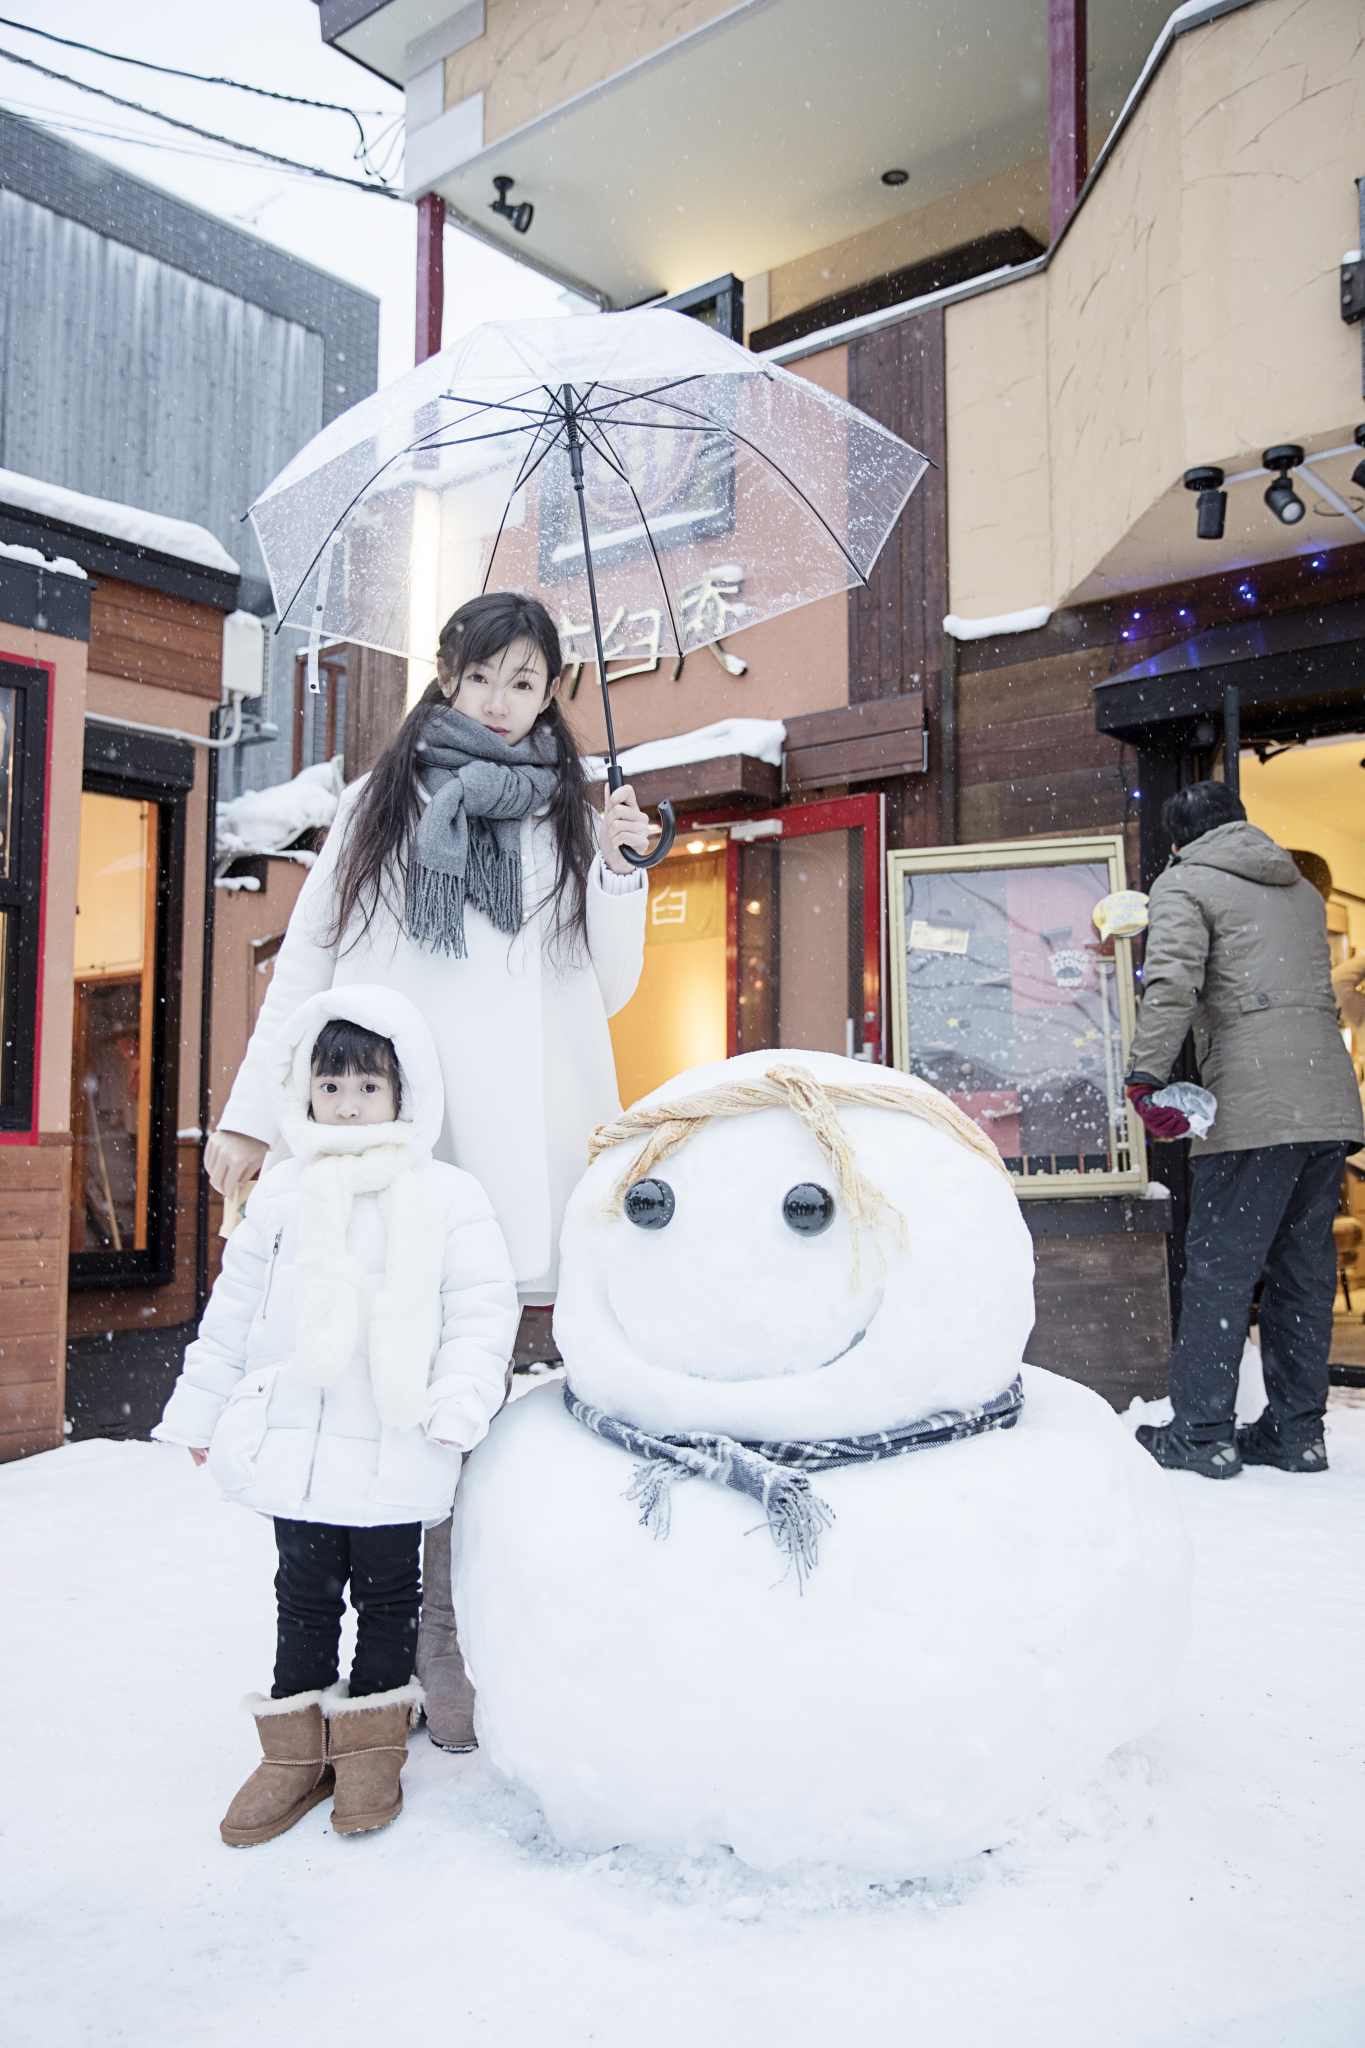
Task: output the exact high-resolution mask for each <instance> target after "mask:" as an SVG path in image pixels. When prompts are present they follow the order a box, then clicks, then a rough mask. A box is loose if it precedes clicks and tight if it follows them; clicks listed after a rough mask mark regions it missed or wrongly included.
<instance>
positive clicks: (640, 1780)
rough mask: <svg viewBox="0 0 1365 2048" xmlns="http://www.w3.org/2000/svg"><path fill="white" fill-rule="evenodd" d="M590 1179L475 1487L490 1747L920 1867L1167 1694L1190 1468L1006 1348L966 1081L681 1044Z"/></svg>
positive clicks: (467, 1482) (1022, 1262)
mask: <svg viewBox="0 0 1365 2048" xmlns="http://www.w3.org/2000/svg"><path fill="white" fill-rule="evenodd" d="M595 1147H596V1153H595V1158H594V1161H593V1163H592V1165H591V1166H590V1167H589V1169H588V1171H587V1173H586V1174H585V1175H584V1177H583V1179H582V1181H581V1182H580V1183H579V1185H578V1188H577V1189H576V1191H575V1193H574V1195H573V1197H572V1199H571V1201H570V1204H569V1208H568V1213H567V1217H566V1220H565V1225H564V1234H563V1239H562V1250H561V1268H560V1270H561V1276H562V1277H561V1286H560V1294H559V1301H558V1305H557V1308H556V1312H555V1325H554V1327H555V1336H556V1340H557V1342H558V1344H559V1347H560V1350H561V1351H562V1352H563V1355H564V1361H565V1365H566V1368H567V1382H566V1384H565V1385H563V1386H560V1385H558V1384H551V1385H547V1386H546V1387H543V1388H540V1389H537V1390H536V1391H535V1392H533V1393H531V1394H529V1395H528V1396H526V1397H525V1398H524V1399H522V1400H520V1401H517V1402H515V1403H514V1404H513V1405H512V1406H511V1407H510V1408H508V1409H506V1410H504V1412H503V1413H502V1415H501V1416H500V1417H499V1418H498V1420H497V1421H496V1422H495V1423H494V1425H493V1427H492V1429H491V1430H490V1432H489V1435H488V1437H487V1439H486V1441H485V1442H484V1443H483V1444H482V1445H481V1446H480V1447H479V1449H478V1450H477V1451H475V1453H474V1454H473V1456H472V1458H471V1459H470V1460H469V1463H468V1466H467V1468H466V1471H465V1475H464V1479H463V1483H462V1484H461V1487H460V1491H459V1495H458V1498H457V1502H456V1509H455V1513H456V1525H457V1536H456V1542H455V1545H454V1554H455V1556H456V1558H457V1559H458V1569H457V1574H456V1582H455V1588H454V1600H455V1608H456V1613H457V1617H458V1622H459V1632H460V1641H461V1644H462V1646H463V1648H464V1653H465V1658H466V1662H467V1663H468V1665H469V1668H470V1675H471V1677H472V1678H473V1680H474V1683H475V1685H476V1686H477V1688H478V1724H477V1725H478V1733H479V1741H480V1744H481V1745H482V1747H483V1749H484V1751H485V1754H486V1755H487V1756H488V1757H489V1758H490V1759H491V1761H492V1762H493V1764H494V1765H495V1766H496V1767H497V1768H498V1769H499V1770H500V1771H501V1772H502V1773H504V1774H505V1775H506V1776H507V1777H508V1778H510V1779H512V1780H514V1781H516V1782H518V1783H519V1784H521V1785H522V1786H524V1787H526V1788H528V1789H529V1790H530V1791H531V1792H532V1793H533V1794H534V1795H535V1797H536V1798H537V1799H538V1800H539V1801H540V1803H541V1805H542V1806H543V1808H544V1811H545V1814H546V1816H547V1819H548V1821H549V1823H550V1826H551V1828H552V1829H553V1831H554V1833H555V1835H556V1836H557V1838H558V1839H559V1840H560V1841H561V1842H562V1843H564V1844H565V1845H566V1846H569V1847H572V1848H576V1849H581V1850H589V1851H599V1850H603V1849H608V1848H611V1847H613V1846H615V1845H617V1844H621V1843H631V1844H635V1845H637V1846H639V1847H642V1848H646V1849H650V1850H654V1851H658V1852H666V1853H674V1852H677V1853H688V1854H697V1853H699V1852H701V1851H702V1850H703V1849H705V1848H706V1847H708V1846H711V1845H717V1844H724V1845H727V1846H728V1847H729V1848H731V1849H732V1850H733V1851H734V1852H735V1853H736V1854H737V1855H738V1856H739V1857H741V1858H742V1859H743V1860H744V1861H745V1862H747V1863H748V1864H750V1865H752V1866H755V1867H757V1868H759V1869H762V1870H774V1869H780V1868H781V1867H783V1866H784V1865H788V1864H790V1863H792V1862H793V1861H795V1860H798V1859H816V1860H821V1861H827V1862H833V1863H838V1864H841V1865H844V1866H846V1867H848V1868H851V1869H856V1870H859V1871H862V1872H865V1873H867V1874H868V1875H869V1876H871V1877H879V1878H893V1879H894V1878H905V1877H909V1876H915V1875H921V1874H924V1873H926V1872H931V1871H933V1870H935V1869H937V1868H941V1867H943V1866H944V1865H946V1864H948V1863H951V1862H952V1861H954V1860H955V1859H958V1858H961V1857H965V1856H969V1855H972V1854H974V1853H976V1852H978V1851H981V1850H983V1849H988V1848H991V1847H993V1846H995V1845H997V1844H999V1843H1000V1842H1002V1841H1003V1840H1004V1839H1005V1838H1006V1837H1007V1836H1008V1835H1009V1834H1010V1832H1011V1831H1012V1830H1013V1829H1014V1828H1016V1827H1017V1826H1018V1825H1019V1824H1020V1823H1021V1822H1023V1821H1025V1820H1026V1819H1028V1817H1029V1816H1030V1815H1032V1814H1034V1813H1036V1812H1038V1811H1039V1810H1041V1809H1042V1808H1044V1807H1045V1806H1047V1805H1049V1804H1050V1803H1051V1802H1052V1801H1053V1800H1055V1799H1056V1798H1058V1797H1059V1796H1060V1795H1061V1794H1063V1793H1064V1792H1066V1791H1067V1790H1068V1789H1069V1788H1071V1787H1073V1786H1075V1785H1076V1784H1078V1783H1079V1782H1082V1781H1083V1780H1085V1779H1086V1778H1087V1777H1088V1776H1090V1775H1092V1774H1093V1773H1094V1772H1095V1771H1096V1770H1097V1768H1098V1767H1099V1766H1100V1765H1101V1764H1102V1762H1103V1761H1104V1759H1105V1758H1106V1757H1107V1756H1108V1755H1109V1753H1110V1752H1111V1751H1112V1750H1114V1749H1115V1748H1116V1747H1118V1746H1119V1745H1120V1744H1122V1743H1125V1742H1128V1741H1131V1740H1132V1739H1133V1738H1134V1737H1136V1736H1139V1735H1141V1734H1143V1733H1144V1732H1145V1731H1146V1730H1147V1729H1148V1728H1149V1727H1150V1726H1151V1725H1152V1723H1153V1721H1154V1720H1155V1719H1156V1717H1157V1716H1158V1715H1159V1713H1160V1712H1161V1710H1162V1707H1163V1704H1164V1703H1165V1700H1166V1698H1167V1695H1168V1693H1169V1690H1170V1687H1171V1683H1172V1679H1173V1677H1174V1673H1175V1669H1176V1665H1177V1663H1178V1660H1179V1657H1180V1653H1181V1649H1182V1646H1183V1643H1184V1638H1185V1634H1186V1628H1187V1620H1188V1599H1189V1576H1190V1564H1189V1552H1188V1546H1187V1543H1186V1540H1185V1535H1184V1531H1183V1528H1182V1525H1181V1522H1180V1517H1179V1512H1178V1509H1177V1507H1176V1505H1175V1501H1174V1497H1173V1494H1172V1490H1171V1487H1170V1482H1169V1480H1168V1479H1167V1477H1166V1476H1165V1474H1164V1473H1162V1472H1161V1471H1160V1469H1159V1468H1158V1467H1157V1466H1155V1465H1154V1464H1153V1463H1152V1461H1151V1459H1150V1458H1148V1457H1146V1456H1145V1455H1144V1453H1143V1452H1142V1451H1141V1450H1139V1449H1138V1448H1137V1446H1136V1445H1135V1444H1134V1442H1133V1441H1132V1439H1131V1438H1130V1437H1129V1436H1128V1435H1127V1434H1126V1432H1125V1431H1124V1429H1123V1428H1122V1426H1121V1425H1120V1423H1119V1422H1118V1420H1117V1418H1116V1417H1115V1416H1114V1415H1113V1413H1112V1412H1111V1411H1110V1409H1109V1408H1108V1407H1107V1405H1106V1404H1105V1403H1104V1402H1103V1401H1102V1400H1101V1399H1100V1397H1099V1396H1098V1395H1096V1394H1093V1393H1091V1392H1090V1391H1089V1390H1088V1389H1087V1388H1085V1387H1082V1386H1079V1385H1076V1384H1075V1383H1074V1382H1072V1381H1070V1380H1066V1379H1061V1378H1059V1377H1057V1376H1056V1375H1055V1374H1052V1373H1049V1372H1044V1371H1042V1370H1040V1369H1039V1368H1037V1367H1032V1366H1027V1365H1023V1364H1022V1362H1021V1361H1022V1354H1023V1349H1024V1345H1025V1343H1026V1342H1027V1339H1028V1335H1029V1331H1030V1329H1031V1327H1032V1321H1033V1296H1032V1275H1033V1258H1032V1249H1031V1240H1030V1237H1029V1233H1028V1229H1027V1227H1026V1225H1025V1223H1024V1220H1023V1217H1022V1216H1021V1214H1020V1209H1019V1204H1018V1201H1017V1199H1016V1197H1015V1195H1014V1191H1013V1188H1012V1186H1011V1184H1010V1181H1009V1177H1008V1175H1007V1174H1006V1172H1005V1170H1004V1168H1003V1166H1002V1164H1001V1162H1000V1158H999V1155H998V1154H997V1152H996V1151H995V1148H994V1147H993V1146H992V1145H991V1143H990V1141H989V1139H987V1138H986V1137H985V1136H984V1135H983V1134H982V1133H981V1132H980V1131H979V1130H978V1129H977V1127H976V1126H975V1125H974V1124H972V1123H971V1122H970V1121H969V1120H968V1119H967V1118H966V1117H965V1116H963V1115H962V1113H961V1112H960V1111H959V1110H958V1109H957V1108H956V1107H955V1105H954V1104H952V1103H951V1102H950V1101H949V1100H948V1098H947V1097H946V1096H944V1095H941V1094H939V1093H938V1091H937V1090H935V1089H933V1088H930V1087H928V1086H927V1085H926V1084H924V1083H923V1082H920V1081H918V1080H915V1079H912V1078H910V1077H909V1076H906V1075H901V1074H896V1073H892V1072H889V1071H887V1070H884V1069H876V1070H874V1069H870V1068H869V1067H867V1066H866V1065H863V1064H861V1063H860V1062H856V1061H852V1060H845V1059H840V1058H837V1057H835V1056H834V1055H832V1054H827V1053H816V1052H802V1053H786V1054H782V1053H772V1052H760V1053H748V1054H744V1055H742V1056H741V1057H740V1058H738V1059H733V1060H728V1061H725V1062H723V1063H720V1064H718V1065H714V1066H707V1067H700V1068H696V1069H694V1070H693V1071H691V1072H690V1073H685V1074H680V1075H678V1076H677V1077H676V1078H675V1079H673V1080H672V1081H670V1082H669V1083H668V1084H667V1085H666V1086H665V1087H663V1088H660V1089H658V1090H656V1091H655V1093H654V1094H652V1095H649V1096H646V1097H645V1098H644V1099H643V1101H641V1102H639V1103H637V1104H636V1105H635V1106H634V1107H633V1108H632V1109H630V1110H628V1111H625V1112H623V1113H622V1115H621V1116H620V1117H619V1118H618V1119H617V1121H616V1122H615V1123H613V1124H610V1125H607V1126H606V1127H605V1128H604V1129H603V1130H602V1131H600V1132H599V1133H598V1134H597V1138H596V1140H595Z"/></svg>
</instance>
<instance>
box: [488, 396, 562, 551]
mask: <svg viewBox="0 0 1365 2048" xmlns="http://www.w3.org/2000/svg"><path fill="white" fill-rule="evenodd" d="M559 435H560V429H559V428H558V427H556V428H555V431H554V433H553V434H552V435H551V436H550V439H549V440H548V441H547V442H546V443H545V446H544V447H543V448H542V449H541V451H540V453H539V455H537V457H536V459H535V461H534V462H532V463H531V467H530V468H529V469H527V467H526V464H527V462H528V461H530V456H531V451H530V449H529V448H528V449H527V451H526V454H525V456H524V457H523V459H522V465H521V468H522V474H521V475H520V476H519V477H518V478H517V480H516V482H515V483H514V484H513V486H512V488H511V490H510V491H509V492H508V493H507V503H506V504H505V505H504V506H503V508H502V518H501V519H500V520H499V521H498V530H497V533H496V534H495V535H494V537H493V545H492V547H491V548H490V549H489V550H488V567H487V568H486V569H485V570H484V572H483V584H482V589H483V590H487V588H488V579H489V577H490V576H491V575H492V574H493V564H494V562H495V561H496V560H497V554H498V549H499V547H500V546H501V545H502V536H503V533H504V531H505V530H506V526H507V515H508V513H509V512H510V511H511V510H512V500H513V498H515V497H516V495H517V492H518V491H520V490H523V489H524V488H525V486H526V485H527V484H529V483H530V481H531V478H532V477H533V476H534V475H535V473H536V471H537V470H538V469H539V468H540V465H541V463H542V462H543V461H544V460H545V458H546V456H547V455H548V454H549V453H550V451H551V449H552V448H554V447H556V446H557V445H558V442H559Z"/></svg>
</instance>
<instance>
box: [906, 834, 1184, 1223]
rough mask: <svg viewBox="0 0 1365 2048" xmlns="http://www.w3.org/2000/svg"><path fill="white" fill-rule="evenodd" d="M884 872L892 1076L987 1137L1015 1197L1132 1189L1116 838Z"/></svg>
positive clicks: (987, 850)
mask: <svg viewBox="0 0 1365 2048" xmlns="http://www.w3.org/2000/svg"><path fill="white" fill-rule="evenodd" d="M887 863H888V869H889V906H890V910H891V984H892V1051H893V1061H894V1064H895V1065H896V1066H897V1067H899V1068H900V1069H901V1070H902V1072H904V1073H908V1074H917V1075H919V1076H920V1078H921V1079H922V1080H925V1081H929V1082H931V1083H932V1085H933V1086H934V1087H935V1088H941V1089H942V1090H943V1091H944V1093H945V1094H947V1095H949V1096H951V1097H952V1099H953V1101H954V1102H955V1103H957V1105H958V1107H959V1108H960V1109H962V1110H964V1111H965V1112H966V1114H967V1115H968V1116H969V1117H971V1118H972V1120H973V1122H974V1123H976V1124H977V1125H979V1126H980V1128H981V1129H982V1130H983V1131H985V1133H986V1134H987V1136H988V1137H989V1138H990V1139H991V1140H992V1141H993V1143H994V1144H995V1145H996V1146H997V1147H998V1149H999V1151H1000V1153H1001V1155H1002V1157H1003V1158H1004V1161H1005V1164H1006V1166H1007V1167H1008V1169H1009V1171H1010V1173H1011V1174H1012V1175H1013V1176H1014V1180H1015V1185H1016V1188H1017V1191H1018V1193H1019V1195H1020V1196H1021V1197H1028V1196H1040V1195H1046V1196H1054V1197H1055V1196H1058V1195H1103V1194H1138V1193H1140V1192H1141V1191H1142V1189H1143V1188H1144V1187H1145V1186H1146V1184H1147V1168H1146V1153H1145V1150H1144V1147H1143V1143H1142V1134H1141V1130H1140V1127H1139V1126H1138V1124H1137V1121H1136V1119H1135V1117H1134V1116H1133V1113H1132V1111H1131V1109H1130V1107H1129V1104H1128V1100H1127V1096H1126V1093H1125V1090H1124V1080H1123V1077H1124V1070H1125V1067H1126V1064H1127V1058H1128V1047H1129V1044H1130V1041H1131V1039H1132V1035H1133V1025H1134V1021H1135V1014H1136V1009H1135V1000H1134V992H1133V964H1132V957H1131V937H1130V934H1131V932H1132V931H1133V930H1135V929H1137V921H1136V918H1135V917H1134V916H1132V915H1130V916H1128V917H1124V916H1121V915H1120V916H1117V917H1116V916H1115V904H1116V899H1118V898H1120V897H1122V902H1123V903H1124V904H1125V905H1127V906H1128V907H1129V908H1130V909H1131V908H1132V906H1133V905H1134V903H1135V900H1136V899H1134V898H1133V897H1131V896H1129V895H1127V894H1126V893H1123V892H1126V888H1127V883H1126V877H1125V874H1124V858H1123V841H1122V838H1121V837H1120V836H1119V835H1118V834H1117V833H1106V834H1103V835H1100V836H1096V837H1094V838H1090V839H1029V840H1018V841H998V842H995V843H993V844H986V845H980V846H936V847H927V848H924V849H922V850H918V851H899V852H895V853H891V854H889V855H888V856H887ZM1097 912H1098V915H1097ZM1125 927H1126V929H1125Z"/></svg>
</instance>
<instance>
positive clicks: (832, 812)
mask: <svg viewBox="0 0 1365 2048" xmlns="http://www.w3.org/2000/svg"><path fill="white" fill-rule="evenodd" d="M770 819H777V820H778V821H779V822H780V824H781V826H782V831H781V833H780V834H777V833H774V834H773V837H774V838H777V837H781V838H783V839H802V838H806V837H808V836H809V835H810V834H811V833H814V832H841V831H842V832H846V831H851V830H853V829H854V828H855V827H857V826H861V827H862V833H863V1058H864V1059H866V1060H869V1061H870V1062H871V1063H872V1064H873V1065H874V1066H881V1065H883V1064H884V1063H885V1059H884V1053H883V1047H884V1046H885V1043H886V1011H885V1004H884V1000H883V995H884V990H885V987H886V980H885V974H884V969H883V963H884V960H885V957H886V799H885V797H882V796H878V795H876V794H871V795H867V796H839V797H831V798H830V799H829V800H828V801H827V802H823V803H809V804H789V805H787V806H786V807H785V808H784V809H781V810H773V811H754V810H747V809H743V808H741V807H739V806H735V807H734V808H733V809H730V810H723V811H693V812H689V813H688V814H687V815H686V816H685V817H683V818H680V819H679V820H678V833H679V836H680V837H681V835H682V834H683V833H684V832H689V831H692V830H694V829H695V830H697V831H700V832H708V831H716V830H719V828H720V827H721V826H726V827H728V826H730V825H741V824H742V825H756V824H762V823H767V822H768V821H769V820H770ZM869 1012H870V1013H871V1014H870V1015H869V1014H868V1013H869ZM725 1015H726V1052H727V1055H728V1057H729V1058H731V1059H733V1058H734V1056H735V1053H736V1052H737V1051H738V1049H739V841H738V840H735V839H731V840H730V841H729V844H728V846H727V848H726V853H725Z"/></svg>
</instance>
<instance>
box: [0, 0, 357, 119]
mask: <svg viewBox="0 0 1365 2048" xmlns="http://www.w3.org/2000/svg"><path fill="white" fill-rule="evenodd" d="M0 28H17V29H19V30H21V31H22V32H23V34H24V35H26V36H38V37H40V38H41V40H42V41H43V42H45V43H60V44H61V46H62V48H63V49H64V50H84V51H85V53H86V55H87V56H90V57H104V58H107V60H108V61H109V63H111V64H135V65H136V66H137V68H138V70H139V71H156V72H159V73H160V75H161V77H162V78H188V79H191V80H193V82H194V83H195V84H196V85H225V86H229V87H230V88H231V89H232V91H233V92H250V93H255V95H256V97H257V98H258V99H263V100H282V101H283V102H284V104H285V105H286V106H288V107H314V108H316V109H317V111H318V112H319V113H323V114H349V115H350V117H351V119H352V120H353V121H354V122H355V125H356V127H357V128H359V129H360V140H361V143H362V145H363V144H364V141H365V131H364V129H363V128H361V127H360V116H361V114H362V112H363V113H367V114H374V115H375V116H379V115H381V114H383V113H384V111H385V109H384V108H383V107H364V108H360V107H345V106H342V105H341V104H340V103H339V102H338V101H336V100H309V99H303V98H301V97H300V96H299V94H297V93H292V92H273V91H272V90H271V89H270V87H269V86H265V85H248V84H247V83H246V81H245V79H242V78H219V77H217V76H213V77H210V76H209V75H208V73H206V72H203V71H178V70H177V69H176V68H175V66H174V65H172V64H153V63H152V61H151V59H150V58H148V57H128V56H125V55H124V53H123V52H122V51H121V50H102V49H100V47H99V45H98V44H97V43H78V42H77V41H76V40H75V39H74V37H72V36H57V35H53V33H52V31H51V29H46V28H34V27H33V26H32V25H31V24H30V23H29V22H27V21H12V20H11V19H10V17H9V16H8V15H6V14H0Z"/></svg>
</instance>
